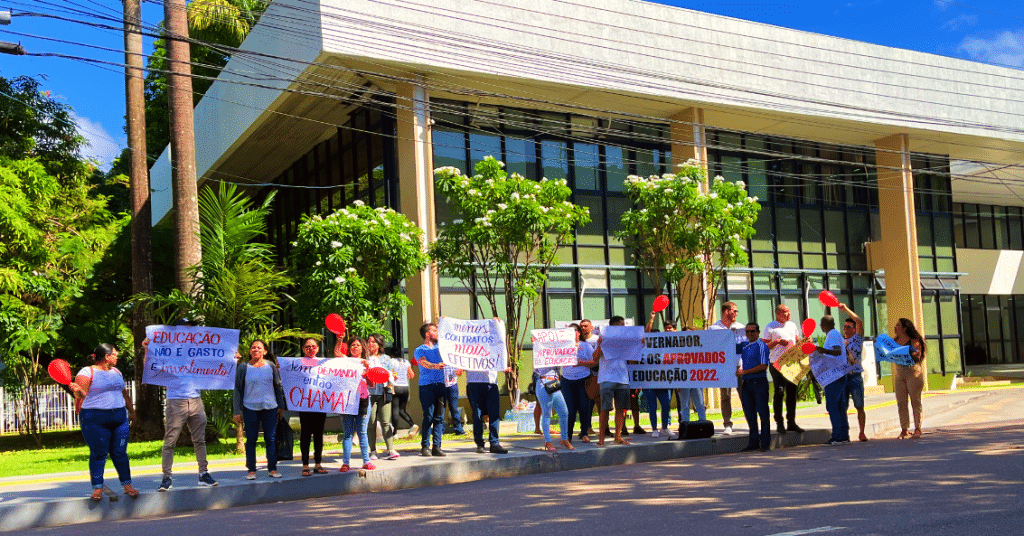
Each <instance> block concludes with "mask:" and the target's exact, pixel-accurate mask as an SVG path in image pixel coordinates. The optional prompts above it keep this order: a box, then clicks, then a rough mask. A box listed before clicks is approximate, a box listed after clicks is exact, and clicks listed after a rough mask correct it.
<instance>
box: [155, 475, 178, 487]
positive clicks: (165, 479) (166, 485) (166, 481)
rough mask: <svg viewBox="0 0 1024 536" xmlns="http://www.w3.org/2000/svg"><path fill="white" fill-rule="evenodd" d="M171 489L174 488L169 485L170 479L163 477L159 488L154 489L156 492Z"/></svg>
mask: <svg viewBox="0 0 1024 536" xmlns="http://www.w3.org/2000/svg"><path fill="white" fill-rule="evenodd" d="M173 487H174V486H173V485H171V477H169V476H165V477H164V479H163V480H161V481H160V487H159V488H156V490H157V491H167V490H169V489H171V488H173Z"/></svg>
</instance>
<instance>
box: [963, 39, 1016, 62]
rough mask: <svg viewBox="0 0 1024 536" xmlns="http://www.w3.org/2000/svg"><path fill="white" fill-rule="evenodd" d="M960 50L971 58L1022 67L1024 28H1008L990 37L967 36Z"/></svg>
mask: <svg viewBox="0 0 1024 536" xmlns="http://www.w3.org/2000/svg"><path fill="white" fill-rule="evenodd" d="M960 50H962V51H963V52H965V53H967V56H968V57H969V58H971V59H972V60H976V61H981V62H985V63H995V64H999V65H1009V66H1013V67H1024V30H1020V31H1017V32H1012V31H1009V30H1006V31H1004V32H1003V33H1001V34H999V35H997V36H995V37H993V38H991V39H982V38H980V37H967V38H965V39H964V40H963V41H962V42H961V43H960Z"/></svg>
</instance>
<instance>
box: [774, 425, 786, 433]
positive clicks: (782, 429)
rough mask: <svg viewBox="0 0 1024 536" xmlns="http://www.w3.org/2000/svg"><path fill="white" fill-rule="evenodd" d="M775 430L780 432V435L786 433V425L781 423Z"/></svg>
mask: <svg viewBox="0 0 1024 536" xmlns="http://www.w3.org/2000/svg"><path fill="white" fill-rule="evenodd" d="M775 431H776V432H778V433H779V435H786V427H785V426H783V425H781V424H779V425H778V426H776V427H775Z"/></svg>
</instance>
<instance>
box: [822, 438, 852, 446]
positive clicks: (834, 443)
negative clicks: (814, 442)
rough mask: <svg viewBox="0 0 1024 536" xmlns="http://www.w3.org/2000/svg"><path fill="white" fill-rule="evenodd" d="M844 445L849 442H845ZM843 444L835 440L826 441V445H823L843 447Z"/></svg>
mask: <svg viewBox="0 0 1024 536" xmlns="http://www.w3.org/2000/svg"><path fill="white" fill-rule="evenodd" d="M845 443H849V441H846V442H845ZM845 443H844V442H843V441H839V440H836V439H830V440H829V441H828V443H825V444H826V445H829V446H833V447H836V446H839V445H843V444H845Z"/></svg>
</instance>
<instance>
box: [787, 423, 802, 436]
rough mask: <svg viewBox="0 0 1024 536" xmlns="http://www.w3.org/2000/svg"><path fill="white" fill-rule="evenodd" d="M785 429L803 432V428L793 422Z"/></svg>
mask: <svg viewBox="0 0 1024 536" xmlns="http://www.w3.org/2000/svg"><path fill="white" fill-rule="evenodd" d="M786 430H788V431H790V432H796V433H798V434H802V433H804V429H803V428H800V427H799V426H797V425H796V424H795V423H794V424H791V425H789V427H788V428H786Z"/></svg>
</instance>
